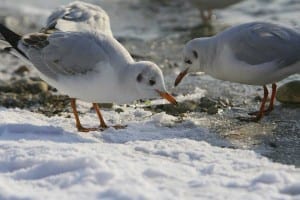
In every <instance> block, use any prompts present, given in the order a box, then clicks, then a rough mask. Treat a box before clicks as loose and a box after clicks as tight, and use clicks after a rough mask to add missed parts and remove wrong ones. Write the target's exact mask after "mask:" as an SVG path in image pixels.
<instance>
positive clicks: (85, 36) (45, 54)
mask: <svg viewBox="0 0 300 200" xmlns="http://www.w3.org/2000/svg"><path fill="white" fill-rule="evenodd" d="M40 34H41V33H36V34H35V36H34V38H35V40H32V39H28V37H25V38H24V39H23V40H22V44H23V45H24V48H26V50H25V52H26V53H27V55H28V57H29V58H30V60H31V61H32V62H33V64H34V65H35V66H36V68H37V69H38V70H39V71H40V72H41V73H44V74H45V75H46V76H48V77H50V78H54V79H55V78H57V77H58V76H60V75H63V76H70V75H79V74H86V73H88V72H93V71H95V70H97V68H96V67H95V66H96V64H97V63H99V62H105V61H106V59H107V57H106V54H105V52H103V50H102V48H101V47H100V46H99V44H98V43H97V42H95V37H96V36H94V35H92V34H89V33H76V32H67V33H66V32H55V33H53V34H51V35H46V34H43V35H44V37H41V36H39V37H37V36H36V35H40ZM29 38H32V34H31V35H30V37H29ZM38 38H39V39H40V40H39V41H38Z"/></svg>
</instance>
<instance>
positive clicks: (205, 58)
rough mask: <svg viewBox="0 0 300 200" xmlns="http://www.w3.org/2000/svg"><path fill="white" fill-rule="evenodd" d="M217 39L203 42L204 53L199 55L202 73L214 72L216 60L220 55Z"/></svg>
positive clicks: (212, 38) (213, 38) (208, 39)
mask: <svg viewBox="0 0 300 200" xmlns="http://www.w3.org/2000/svg"><path fill="white" fill-rule="evenodd" d="M217 42H218V41H217V38H216V37H210V38H207V39H205V40H202V41H201V47H202V50H203V52H201V53H199V57H200V58H199V62H200V63H199V65H200V71H203V72H205V73H207V74H210V73H211V72H212V71H213V70H214V66H215V58H216V56H217V54H218V49H217Z"/></svg>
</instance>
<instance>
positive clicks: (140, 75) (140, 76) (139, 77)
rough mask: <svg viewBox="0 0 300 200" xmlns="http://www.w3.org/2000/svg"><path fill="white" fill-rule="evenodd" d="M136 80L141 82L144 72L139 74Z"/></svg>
mask: <svg viewBox="0 0 300 200" xmlns="http://www.w3.org/2000/svg"><path fill="white" fill-rule="evenodd" d="M136 80H137V82H141V81H142V80H143V75H142V74H139V75H138V76H137V77H136Z"/></svg>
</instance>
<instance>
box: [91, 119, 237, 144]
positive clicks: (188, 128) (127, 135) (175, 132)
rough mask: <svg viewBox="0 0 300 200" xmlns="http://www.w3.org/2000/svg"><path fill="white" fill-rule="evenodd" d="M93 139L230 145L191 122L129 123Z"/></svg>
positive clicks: (113, 141)
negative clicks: (189, 141)
mask: <svg viewBox="0 0 300 200" xmlns="http://www.w3.org/2000/svg"><path fill="white" fill-rule="evenodd" d="M94 136H95V137H97V138H99V139H101V140H103V141H104V142H107V143H127V142H134V141H152V140H164V139H190V140H195V141H206V142H208V143H210V144H211V145H215V146H221V147H229V146H231V143H230V142H229V141H227V140H224V138H221V137H219V136H218V135H217V134H215V133H212V132H210V131H209V130H208V129H205V128H201V127H199V126H197V125H195V124H194V123H192V122H184V123H181V124H173V125H166V124H161V123H158V122H153V121H148V122H139V123H130V124H129V126H128V127H127V128H126V129H121V130H114V129H112V128H111V129H108V130H106V131H104V132H102V133H101V134H95V135H94Z"/></svg>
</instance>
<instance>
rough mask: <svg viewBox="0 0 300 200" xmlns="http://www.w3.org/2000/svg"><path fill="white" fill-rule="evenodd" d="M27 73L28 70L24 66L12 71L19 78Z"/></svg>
mask: <svg viewBox="0 0 300 200" xmlns="http://www.w3.org/2000/svg"><path fill="white" fill-rule="evenodd" d="M28 72H29V69H28V68H27V67H26V66H25V65H22V66H20V67H19V68H18V69H16V70H15V71H14V73H15V74H17V75H19V76H24V75H25V74H26V73H28Z"/></svg>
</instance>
